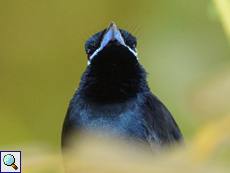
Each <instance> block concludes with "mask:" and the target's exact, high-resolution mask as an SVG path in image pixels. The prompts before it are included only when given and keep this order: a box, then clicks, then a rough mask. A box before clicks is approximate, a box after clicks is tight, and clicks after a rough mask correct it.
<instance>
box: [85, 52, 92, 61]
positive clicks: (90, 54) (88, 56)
mask: <svg viewBox="0 0 230 173" xmlns="http://www.w3.org/2000/svg"><path fill="white" fill-rule="evenodd" d="M86 53H87V59H88V60H90V57H91V56H92V54H93V53H92V51H90V50H87V52H86Z"/></svg>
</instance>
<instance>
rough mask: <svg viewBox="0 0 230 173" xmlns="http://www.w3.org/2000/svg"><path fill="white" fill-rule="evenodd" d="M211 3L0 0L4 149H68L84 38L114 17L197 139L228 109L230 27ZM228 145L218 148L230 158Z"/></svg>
mask: <svg viewBox="0 0 230 173" xmlns="http://www.w3.org/2000/svg"><path fill="white" fill-rule="evenodd" d="M213 2H215V1H209V0H202V1H200V0H186V1H185V0H174V1H171V0H162V1H157V0H142V1H133V0H126V1H123V0H116V1H107V0H97V1H92V0H84V1H83V0H81V1H80V0H78V1H76V0H69V1H59V0H55V1H54V0H49V1H46V0H39V1H38V0H35V1H25V0H21V1H14V0H2V1H0V26H1V27H0V75H1V83H0V117H1V118H0V127H1V132H0V136H1V138H0V147H1V149H13V150H23V147H24V146H25V145H26V146H33V145H37V144H38V143H39V144H41V143H42V145H45V146H50V147H51V148H53V149H54V150H57V151H59V150H60V138H61V130H62V123H63V120H64V117H65V114H66V110H67V107H68V104H69V101H70V99H71V98H72V96H73V94H74V92H75V90H76V89H77V88H78V84H79V82H80V77H81V75H82V73H83V72H84V70H85V69H86V67H87V57H86V54H85V50H84V44H85V41H86V40H87V39H88V38H89V37H90V36H91V35H92V34H94V33H96V32H98V31H101V30H103V29H105V28H106V27H107V26H108V25H109V24H110V22H111V21H114V22H115V23H116V25H117V26H118V27H119V28H122V29H124V30H127V31H130V32H132V34H134V35H135V36H136V37H137V39H138V45H137V49H138V57H139V60H140V63H141V64H142V65H143V67H144V68H145V69H146V71H147V72H148V73H149V75H148V82H149V86H150V88H151V91H152V92H153V93H154V94H155V95H156V96H157V97H158V98H159V99H160V100H161V101H162V102H163V103H164V104H165V105H166V106H167V108H168V109H169V110H170V112H171V113H172V115H173V116H174V118H175V119H176V121H177V123H178V125H179V127H180V128H181V131H182V133H183V135H184V138H185V141H186V143H188V145H190V144H191V145H192V144H193V142H194V141H196V139H199V137H197V138H196V136H197V135H198V136H199V134H201V133H202V132H203V131H204V130H203V129H205V128H206V127H207V126H209V125H210V124H215V122H219V121H220V120H223V119H224V118H226V117H227V116H229V114H230V68H229V65H230V59H229V57H230V49H229V42H228V38H227V35H228V34H227V35H226V33H225V31H224V29H223V27H222V24H223V23H222V22H223V21H222V22H221V20H220V18H219V15H218V10H217V8H216V6H215V5H216V4H215V3H213ZM228 2H229V1H228ZM229 33H230V32H229ZM223 122H226V121H223ZM220 126H221V125H220ZM226 127H227V126H226ZM229 130H230V128H228V129H226V130H225V129H224V130H223V132H225V133H228V131H229ZM213 135H218V134H213ZM227 136H228V137H229V135H227ZM212 137H213V136H212V135H211V138H212ZM228 139H229V138H228ZM228 141H229V140H228ZM198 142H199V141H198ZM205 142H207V141H205ZM207 145H209V143H208V142H207ZM225 147H226V146H225ZM227 149H229V144H228V147H227ZM227 149H226V150H225V149H223V150H221V151H222V152H223V153H224V156H222V155H221V156H219V157H221V158H222V157H223V158H224V159H223V160H225V161H226V160H228V161H229V159H230V153H229V152H228V154H227V155H226V152H225V151H227ZM218 151H219V150H218ZM217 153H219V152H217Z"/></svg>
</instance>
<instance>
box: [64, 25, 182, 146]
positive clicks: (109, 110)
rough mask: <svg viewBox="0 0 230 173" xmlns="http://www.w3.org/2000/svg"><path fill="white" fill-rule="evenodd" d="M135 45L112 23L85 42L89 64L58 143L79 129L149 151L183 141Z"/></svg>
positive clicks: (67, 138) (127, 34)
mask: <svg viewBox="0 0 230 173" xmlns="http://www.w3.org/2000/svg"><path fill="white" fill-rule="evenodd" d="M136 44H137V42H136V38H135V37H133V36H132V35H131V34H129V33H128V32H127V31H124V30H121V29H117V27H116V25H115V24H114V23H111V24H110V26H109V27H108V29H105V30H103V31H101V32H99V33H97V34H95V35H94V36H92V37H91V38H89V40H88V41H87V42H86V46H85V49H86V52H87V54H88V60H89V65H88V67H87V69H86V71H85V72H84V74H83V75H82V77H81V83H80V86H79V88H78V90H77V91H76V93H75V95H74V96H73V98H72V100H71V102H70V105H69V108H68V112H67V115H66V118H65V121H64V124H63V131H62V147H67V148H68V145H67V144H68V142H69V141H71V139H72V138H76V137H77V134H78V133H79V132H94V135H98V136H101V134H103V136H105V137H110V138H111V139H113V138H120V139H125V140H127V139H128V140H129V141H132V142H134V143H135V142H137V143H138V142H141V143H148V144H149V146H151V148H152V149H153V150H155V149H158V148H159V147H160V148H162V147H165V146H167V145H168V144H174V143H176V142H178V141H183V137H182V134H181V132H180V129H179V128H178V126H177V124H176V122H175V121H174V119H173V117H172V116H171V114H170V113H169V111H168V110H167V108H166V107H165V106H164V105H163V103H161V101H160V100H159V99H158V98H157V97H156V96H154V95H153V94H152V93H151V92H150V90H149V87H148V84H147V81H146V72H145V70H144V68H143V67H142V66H141V65H140V64H139V62H138V58H137V56H136V51H135V48H136ZM95 132H96V133H95Z"/></svg>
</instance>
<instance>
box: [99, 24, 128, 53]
mask: <svg viewBox="0 0 230 173" xmlns="http://www.w3.org/2000/svg"><path fill="white" fill-rule="evenodd" d="M114 40H117V41H118V42H119V43H120V44H121V45H124V46H125V41H124V39H123V37H122V35H121V33H120V31H119V29H118V28H117V26H116V24H115V23H114V22H111V23H110V25H109V27H108V28H107V30H106V31H105V34H104V36H103V39H102V41H101V46H100V48H101V49H103V48H104V47H105V46H106V45H107V44H108V43H109V42H110V41H114Z"/></svg>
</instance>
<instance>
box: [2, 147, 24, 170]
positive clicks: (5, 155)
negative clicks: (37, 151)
mask: <svg viewBox="0 0 230 173" xmlns="http://www.w3.org/2000/svg"><path fill="white" fill-rule="evenodd" d="M0 152H1V164H0V165H1V172H0V173H14V172H21V151H0Z"/></svg>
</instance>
